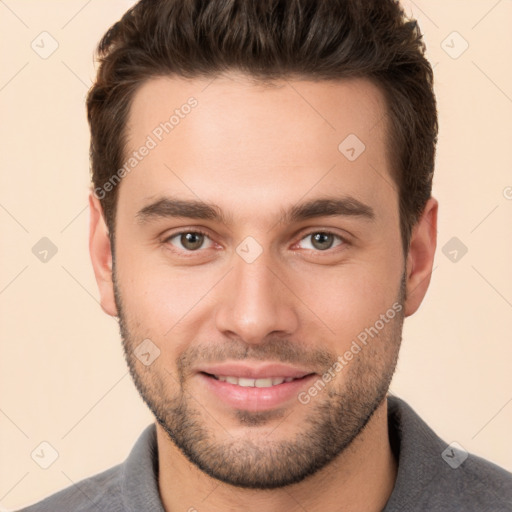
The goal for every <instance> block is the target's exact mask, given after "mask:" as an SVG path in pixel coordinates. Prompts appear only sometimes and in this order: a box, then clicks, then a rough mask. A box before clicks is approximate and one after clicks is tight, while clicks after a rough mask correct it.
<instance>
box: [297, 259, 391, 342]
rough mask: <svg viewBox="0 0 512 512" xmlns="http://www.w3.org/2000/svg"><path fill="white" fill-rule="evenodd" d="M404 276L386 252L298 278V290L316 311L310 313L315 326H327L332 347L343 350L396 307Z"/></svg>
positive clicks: (318, 270)
mask: <svg viewBox="0 0 512 512" xmlns="http://www.w3.org/2000/svg"><path fill="white" fill-rule="evenodd" d="M400 278H401V269H400V264H399V262H397V261H395V262H394V263H393V264H391V265H390V262H389V261H386V258H385V257H384V255H382V256H381V258H380V261H379V262H378V263H375V262H371V261H366V262H365V261H358V262H357V263H355V262H354V263H351V264H347V265H344V266H340V267H339V268H337V269H330V270H329V271H326V270H325V269H323V270H322V269H317V270H315V271H314V272H310V273H308V275H307V277H304V278H302V279H300V280H298V281H297V284H298V288H297V293H298V294H299V296H302V297H303V298H304V302H305V303H306V304H307V305H308V306H309V307H310V308H311V310H312V311H313V312H314V313H315V315H316V316H315V315H312V314H311V315H309V316H310V317H311V322H312V324H311V328H313V327H314V325H315V324H316V326H317V327H318V324H319V323H323V324H324V325H325V326H327V327H328V330H327V331H326V333H327V336H328V337H330V338H331V339H333V340H334V341H333V344H332V348H333V349H334V350H335V351H337V352H339V351H341V350H342V349H343V348H345V347H346V346H348V345H350V343H351V340H352V339H354V338H355V337H356V336H357V335H358V334H359V333H360V332H361V331H363V330H364V329H365V328H367V327H369V326H372V325H374V324H375V322H376V321H377V320H378V319H379V318H380V315H382V314H385V313H386V311H388V310H389V309H390V308H392V306H393V304H394V303H395V302H396V301H397V299H398V298H399V290H400ZM301 290H303V293H301Z"/></svg>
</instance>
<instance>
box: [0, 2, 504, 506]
mask: <svg viewBox="0 0 512 512" xmlns="http://www.w3.org/2000/svg"><path fill="white" fill-rule="evenodd" d="M132 3H133V2H129V1H125V0H108V1H106V0H101V1H100V0H89V1H86V0H69V1H56V0H53V1H41V0H37V1H35V0H32V1H28V0H2V1H0V40H1V48H2V49H3V51H2V65H1V66H0V109H1V112H0V115H1V120H2V122H1V126H0V130H1V133H0V142H1V152H0V165H1V176H0V180H1V182H0V229H1V235H2V237H1V241H2V249H1V265H0V308H1V322H0V335H1V350H2V352H1V358H0V393H1V394H0V510H11V509H15V508H18V507H21V506H23V505H26V504H29V503H32V502H34V501H36V500H39V499H41V498H42V497H44V496H47V495H49V494H50V493H53V492H55V491H57V490H59V489H61V488H63V487H66V486H68V485H71V484H72V483H74V482H77V481H79V480H80V479H82V478H84V477H87V476H90V475H92V474H94V473H97V472H99V471H101V470H104V469H106V468H108V467H111V466H112V465H114V464H117V463H119V462H121V461H122V460H124V458H125V457H126V456H127V454H128V452H129V451H130V449H131V447H132V445H133V443H134V442H135V440H136V438H137V437H138V435H139V433H140V432H141V430H142V429H143V428H144V427H145V426H146V425H147V424H149V423H150V422H151V421H152V418H151V416H150V414H149V412H148V411H147V410H146V408H145V406H144V404H143V402H142V400H141V399H140V398H139V396H138V394H137V392H136V391H135V388H134V386H133V384H132V382H131V380H130V377H129V375H128V373H127V369H126V367H125V363H124V359H123V356H122V351H121V344H120V340H119V334H118V331H117V323H116V322H115V320H113V319H111V318H110V317H108V316H106V315H105V314H104V313H103V312H102V311H101V309H100V307H99V305H98V302H97V300H98V293H97V290H96V284H95V281H94V277H93V272H92V269H91V265H90V262H89V255H88V248H87V230H88V211H87V206H86V205H87V190H88V127H87V124H86V117H85V107H84V97H85V94H86V92H87V89H88V87H89V86H90V84H91V79H92V78H93V77H94V66H93V57H92V54H93V50H94V48H95V45H96V43H97V41H98V40H99V38H100V36H101V35H102V34H103V33H104V31H105V30H106V29H107V28H108V27H109V26H110V25H111V24H112V23H113V22H114V21H115V20H117V19H118V18H119V17H120V16H121V14H122V13H123V12H124V11H125V10H126V9H127V8H128V7H129V6H130V5H131V4H132ZM404 5H405V6H406V8H407V11H408V12H409V13H411V14H413V15H414V16H416V17H417V18H418V20H419V22H420V26H421V28H422V30H423V32H424V33H425V40H426V42H427V47H428V57H429V59H430V60H431V62H432V63H433V65H434V66H435V74H436V93H437V97H438V102H439V111H440V123H441V130H440V142H439V148H438V158H437V168H436V177H435V180H434V195H435V196H436V197H437V198H438V199H439V201H440V220H439V235H438V236H439V239H438V242H439V248H438V252H437V255H436V261H435V271H434V274H433V279H432V284H431V287H430V290H429V292H428V294H427V297H426V300H425V302H424V304H423V306H422V307H421V309H420V310H419V312H418V313H417V314H416V315H415V316H414V317H412V318H410V319H408V320H407V321H406V326H405V330H404V344H403V349H402V353H401V359H400V362H399V368H398V371H397V374H396V377H395V379H394V382H393V384H392V391H393V392H394V393H395V394H397V395H399V396H401V397H403V398H405V399H406V400H408V401H409V403H410V404H411V405H412V406H413V407H414V408H415V409H416V410H417V411H418V412H419V413H420V414H421V415H422V416H423V418H424V419H425V420H426V421H427V422H428V423H429V424H430V425H431V426H432V427H433V428H434V429H435V430H436V431H437V432H438V433H439V434H440V435H441V436H442V437H443V438H444V439H445V440H446V441H447V442H448V443H450V442H452V441H457V442H458V443H460V444H461V445H462V446H463V447H464V448H465V449H467V450H468V451H470V452H473V453H475V454H478V455H481V456H484V457H486V458H488V459H490V460H491V461H494V462H496V463H497V464H500V465H502V466H504V467H505V468H507V469H508V470H512V444H511V443H510V431H511V424H512V378H511V371H510V361H511V359H512V343H511V334H510V333H511V320H512V271H511V265H510V262H511V261H512V236H511V234H512V229H511V225H512V222H511V220H512V151H511V143H512V124H511V122H510V120H511V118H512V70H511V62H512V32H511V31H510V26H511V24H512V1H511V0H500V1H497V0H471V1H470V0H416V1H415V2H412V1H410V0H404ZM43 31H47V32H48V33H49V34H51V36H52V37H53V38H54V39H55V40H56V41H57V42H58V45H59V47H58V49H57V50H56V51H55V53H53V54H52V55H51V56H49V57H48V58H47V59H43V58H41V57H40V56H39V55H38V54H37V53H36V52H35V51H34V50H33V49H32V48H31V42H32V41H33V40H35V42H36V43H35V44H39V45H40V46H42V43H41V42H40V41H41V37H45V38H46V39H45V43H44V46H45V49H46V50H48V49H50V48H51V41H50V39H49V36H39V34H40V33H41V32H43ZM454 31H456V32H457V33H458V34H460V36H459V35H457V34H455V35H454V34H452V33H453V32H454ZM461 37H462V38H463V39H461ZM464 40H465V41H467V43H468V44H469V47H468V49H467V50H466V51H465V52H464V53H462V54H461V55H460V56H459V55H458V54H459V53H460V51H461V50H462V49H463V48H464ZM443 41H445V42H444V43H443ZM36 48H37V47H36ZM42 50H43V49H42V48H40V49H39V51H42ZM445 50H446V51H445ZM450 54H451V55H450ZM453 57H458V58H453ZM507 187H508V188H507ZM42 237H48V238H49V239H50V240H51V241H52V242H53V243H54V244H55V246H56V247H57V248H58V252H57V254H56V255H55V256H54V257H52V258H51V259H50V260H49V261H48V262H47V263H43V262H41V261H39V259H37V258H36V257H35V255H34V254H33V253H32V247H33V246H34V245H35V244H36V243H37V242H38V241H39V240H40V239H41V238H42ZM453 237H457V238H458V239H459V240H460V241H461V242H462V243H463V244H464V245H465V246H467V248H468V252H467V254H465V255H464V256H463V257H461V256H460V253H459V260H458V261H457V262H455V263H454V262H452V261H450V259H449V258H448V257H447V256H445V255H444V254H443V252H442V249H443V247H444V246H445V244H447V243H448V241H449V240H450V239H452V238H453ZM43 441H46V442H48V443H50V445H51V446H52V447H54V449H55V450H56V451H57V452H58V454H59V456H58V458H57V460H56V461H55V462H54V463H53V464H52V465H51V466H50V467H49V468H48V469H42V468H41V467H39V465H38V464H36V462H35V461H34V460H33V459H32V458H31V453H32V452H33V451H34V450H36V453H40V449H41V448H38V447H39V445H40V443H41V442H43ZM38 450H39V452H38ZM45 453H46V456H48V453H50V452H49V449H46V452H45ZM35 458H36V459H37V457H35ZM418 463H421V461H418Z"/></svg>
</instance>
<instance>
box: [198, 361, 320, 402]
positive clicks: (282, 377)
mask: <svg viewBox="0 0 512 512" xmlns="http://www.w3.org/2000/svg"><path fill="white" fill-rule="evenodd" d="M196 375H197V377H198V378H199V379H200V380H199V382H201V386H202V387H203V389H204V390H205V392H206V393H207V394H208V402H209V403H210V404H211V405H212V406H218V407H220V408H222V409H224V410H226V407H227V408H228V410H233V409H239V410H240V409H241V410H245V411H264V410H270V409H275V408H277V407H281V408H283V407H286V408H287V407H293V406H295V405H296V404H297V403H298V399H297V396H298V394H299V393H300V392H301V391H303V390H304V389H306V388H307V387H308V386H310V385H311V384H312V383H313V381H314V379H315V378H317V377H318V374H317V373H312V372H310V371H307V370H303V369H300V368H295V367H291V366H286V365H282V364H263V365H259V366H254V365H248V364H237V363H225V364H219V365H215V366H211V367H208V368H206V367H203V368H198V369H197V370H196Z"/></svg>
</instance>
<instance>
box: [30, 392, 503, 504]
mask: <svg viewBox="0 0 512 512" xmlns="http://www.w3.org/2000/svg"><path fill="white" fill-rule="evenodd" d="M388 421H389V432H390V441H391V446H392V448H393V451H394V453H395V455H396V457H397V459H398V475H397V480H396V483H395V487H394V489H393V493H392V494H391V497H390V498H389V501H388V503H387V505H386V507H385V508H384V510H383V511H382V512H399V511H403V512H411V511H415V512H416V511H418V512H512V473H509V472H507V471H505V470H504V469H502V468H500V467H498V466H496V465H494V464H492V463H490V462H488V461H486V460H484V459H481V458H480V457H476V456H475V455H471V454H469V455H468V454H466V453H465V452H463V451H461V450H460V449H458V448H457V447H456V446H453V445H450V446H448V445H447V443H445V442H444V441H442V440H441V439H440V438H439V437H438V436H437V435H436V434H435V433H434V432H433V431H432V430H431V429H430V428H429V427H428V426H427V424H426V423H425V422H424V421H423V420H422V419H421V418H420V417H419V416H418V415H417V414H416V413H415V412H414V411H413V409H412V408H411V407H410V406H409V405H407V404H406V403H405V402H404V401H403V400H400V399H399V398H397V397H394V396H389V397H388ZM190 506H191V507H194V503H191V505H190ZM203 508H204V507H203ZM20 512H164V508H163V505H162V502H161V500H160V494H159V491H158V451H157V441H156V428H155V425H154V424H152V425H149V426H148V427H147V428H146V429H145V430H144V431H143V432H142V434H141V435H140V437H139V439H138V440H137V442H136V444H135V446H134V447H133V449H132V451H131V453H130V455H129V456H128V458H127V459H126V461H125V462H123V463H122V464H119V465H117V466H115V467H113V468H111V469H108V470H107V471H104V472H103V473H100V474H98V475H95V476H92V477H90V478H87V479H85V480H82V481H81V482H78V483H77V484H75V485H73V486H71V487H68V488H66V489H64V490H62V491H59V492H57V493H56V494H53V495H52V496H49V497H48V498H46V499H44V500H43V501H41V502H39V503H36V504H35V505H32V506H30V507H28V508H24V509H23V510H22V511H20Z"/></svg>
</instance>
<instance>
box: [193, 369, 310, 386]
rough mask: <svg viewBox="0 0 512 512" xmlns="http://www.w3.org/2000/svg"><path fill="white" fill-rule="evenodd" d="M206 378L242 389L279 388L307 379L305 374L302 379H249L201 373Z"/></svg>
mask: <svg viewBox="0 0 512 512" xmlns="http://www.w3.org/2000/svg"><path fill="white" fill-rule="evenodd" d="M201 373H203V374H204V375H206V376H207V377H211V378H213V379H215V380H218V381H220V382H227V383H229V384H233V385H235V386H241V387H243V388H270V387H273V386H279V385H280V384H283V383H285V382H292V381H295V380H301V379H304V378H305V377H307V376H308V375H313V374H306V375H304V376H303V377H265V378H259V379H251V378H247V377H235V376H233V375H214V374H209V373H206V372H201Z"/></svg>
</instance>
